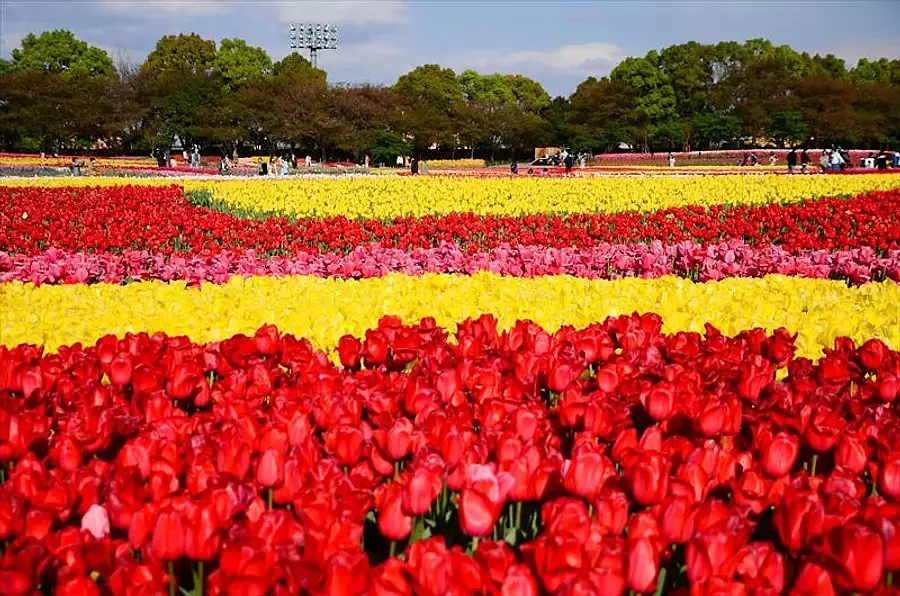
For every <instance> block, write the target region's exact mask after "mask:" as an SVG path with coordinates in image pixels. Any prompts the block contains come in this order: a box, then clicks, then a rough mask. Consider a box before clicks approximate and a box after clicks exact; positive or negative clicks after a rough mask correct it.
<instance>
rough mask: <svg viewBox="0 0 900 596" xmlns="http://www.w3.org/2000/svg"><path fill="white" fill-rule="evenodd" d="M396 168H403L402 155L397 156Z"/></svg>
mask: <svg viewBox="0 0 900 596" xmlns="http://www.w3.org/2000/svg"><path fill="white" fill-rule="evenodd" d="M397 167H398V168H402V167H403V156H402V155H398V156H397Z"/></svg>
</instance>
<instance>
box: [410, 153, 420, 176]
mask: <svg viewBox="0 0 900 596" xmlns="http://www.w3.org/2000/svg"><path fill="white" fill-rule="evenodd" d="M409 171H410V173H411V174H412V175H413V176H417V175H418V174H419V160H418V159H417V158H415V157H414V158H412V159H411V160H409Z"/></svg>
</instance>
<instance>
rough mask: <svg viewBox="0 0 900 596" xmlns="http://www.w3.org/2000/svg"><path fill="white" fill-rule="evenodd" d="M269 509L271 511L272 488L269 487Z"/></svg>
mask: <svg viewBox="0 0 900 596" xmlns="http://www.w3.org/2000/svg"><path fill="white" fill-rule="evenodd" d="M269 511H272V489H271V488H270V489H269Z"/></svg>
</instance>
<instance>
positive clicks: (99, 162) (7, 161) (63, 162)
mask: <svg viewBox="0 0 900 596" xmlns="http://www.w3.org/2000/svg"><path fill="white" fill-rule="evenodd" d="M78 159H79V160H80V161H82V162H83V163H84V165H87V164H88V162H89V161H90V157H85V156H80V157H78ZM70 165H72V157H71V156H68V157H52V156H51V157H44V158H41V157H39V156H30V155H27V156H17V155H15V156H14V155H5V156H0V166H22V167H28V166H44V167H51V168H67V167H69V166H70ZM94 165H95V166H97V167H101V168H123V167H130V168H135V167H138V168H155V167H157V164H156V161H155V160H152V159H150V158H119V159H108V158H103V157H98V158H96V159H95V160H94Z"/></svg>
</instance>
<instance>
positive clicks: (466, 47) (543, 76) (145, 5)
mask: <svg viewBox="0 0 900 596" xmlns="http://www.w3.org/2000/svg"><path fill="white" fill-rule="evenodd" d="M291 21H319V22H330V23H336V24H338V25H339V28H340V29H339V30H340V36H341V42H340V43H341V48H340V49H339V50H337V51H328V52H322V53H321V54H320V59H319V65H320V67H322V68H325V69H326V70H327V71H328V76H329V80H330V81H332V82H369V83H387V84H391V83H393V82H394V81H396V79H397V77H398V76H399V75H401V74H403V73H404V72H406V71H408V70H410V69H411V68H413V67H415V66H416V65H419V64H426V63H438V64H441V65H444V66H451V67H453V68H454V69H455V70H457V72H459V71H461V70H463V69H465V68H474V69H475V70H478V71H479V72H485V73H488V72H504V73H517V74H524V75H527V76H531V77H533V78H535V79H537V80H539V81H540V82H541V83H543V84H544V86H545V87H546V88H547V90H548V91H549V92H550V93H551V94H554V95H556V94H562V95H568V94H569V93H571V92H572V91H573V90H574V89H575V87H576V86H577V85H578V83H579V82H580V81H582V80H584V78H586V77H587V76H589V75H594V76H601V75H605V74H608V72H609V70H610V69H611V68H612V67H613V66H615V64H616V63H617V62H618V61H619V60H620V59H621V58H623V57H625V56H635V55H643V54H645V53H646V52H647V51H648V50H650V49H654V48H657V49H658V48H662V47H665V46H667V45H671V44H673V43H681V42H684V41H688V40H692V39H694V40H698V41H700V42H705V43H712V42H717V41H723V40H736V41H743V40H745V39H749V38H753V37H766V38H769V39H771V40H772V41H773V42H774V43H776V44H782V43H785V44H789V45H791V46H793V47H795V48H797V49H799V50H806V51H809V52H811V53H814V52H820V53H828V52H831V53H834V54H836V55H838V56H840V57H842V58H845V59H847V61H848V64H851V65H852V64H855V63H856V61H857V59H859V58H860V57H870V58H872V57H881V56H887V57H889V58H898V57H900V0H840V1H831V0H815V1H813V0H809V1H795V2H790V1H781V2H768V1H764V0H743V1H720V2H713V1H693V2H682V1H678V0H670V1H658V2H644V1H630V2H626V1H618V2H611V1H610V2H597V1H583V2H574V1H559V0H544V1H542V2H513V1H506V2H484V1H480V2H475V1H459V0H456V1H452V2H451V1H433V0H420V1H409V0H407V1H392V2H380V1H377V0H369V1H349V0H348V1H342V0H332V1H330V2H313V1H305V0H294V1H280V2H279V1H274V2H269V1H263V0H260V1H255V2H254V1H252V0H243V1H240V2H237V1H227V0H226V1H218V2H217V1H209V0H193V1H185V0H166V1H163V0H159V1H154V0H138V1H128V0H82V1H79V0H57V1H53V2H48V1H44V0H0V38H2V55H3V57H7V56H8V55H9V52H10V50H11V49H12V48H13V47H17V46H18V44H19V41H20V40H21V38H22V36H23V35H25V34H26V33H28V32H31V31H34V32H39V31H43V30H47V29H56V28H67V29H71V30H72V31H74V32H75V34H76V35H77V36H79V37H80V38H82V39H84V40H86V41H88V42H90V43H93V44H95V45H98V46H100V47H102V48H104V49H106V50H107V51H109V52H110V54H111V55H112V56H113V57H114V58H122V57H124V58H127V59H130V60H131V61H134V62H138V61H140V60H141V59H143V58H144V56H146V54H147V53H148V52H149V51H150V50H151V49H152V47H153V44H154V43H155V41H156V40H157V39H158V38H159V37H160V36H162V35H164V34H168V33H180V32H191V31H193V32H196V33H199V34H200V35H202V36H204V37H207V38H211V39H215V40H219V39H221V38H223V37H242V38H244V39H246V40H247V41H248V42H250V43H251V44H254V45H259V46H262V47H263V48H265V49H266V50H267V51H268V52H269V53H270V54H271V55H272V57H273V58H275V59H278V58H281V57H282V56H284V55H285V54H286V53H288V51H289V48H288V43H289V40H288V24H289V23H290V22H291Z"/></svg>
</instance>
